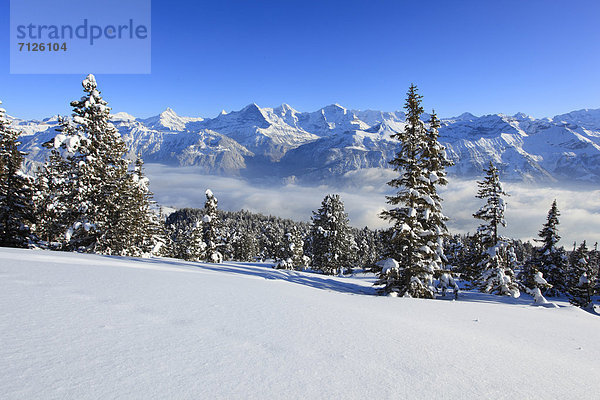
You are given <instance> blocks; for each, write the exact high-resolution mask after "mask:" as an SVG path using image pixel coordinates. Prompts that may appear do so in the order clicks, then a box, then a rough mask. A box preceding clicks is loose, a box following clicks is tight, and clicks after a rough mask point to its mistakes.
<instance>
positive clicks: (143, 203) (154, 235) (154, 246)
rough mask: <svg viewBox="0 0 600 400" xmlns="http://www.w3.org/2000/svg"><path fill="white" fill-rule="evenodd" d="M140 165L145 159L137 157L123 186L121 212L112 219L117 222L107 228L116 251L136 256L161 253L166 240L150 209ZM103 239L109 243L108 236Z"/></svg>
mask: <svg viewBox="0 0 600 400" xmlns="http://www.w3.org/2000/svg"><path fill="white" fill-rule="evenodd" d="M143 166H144V162H143V161H142V159H141V158H138V159H137V160H136V163H135V168H134V170H133V171H131V172H129V173H128V174H127V179H126V181H125V184H124V185H123V186H122V193H121V194H120V201H121V213H122V215H121V216H119V217H118V218H115V219H114V221H115V223H116V224H117V225H116V226H111V229H110V231H109V232H111V233H112V236H113V238H114V239H113V241H112V243H110V242H109V244H108V246H109V247H110V248H112V249H113V252H114V253H115V254H120V255H128V256H137V257H139V256H150V255H155V254H159V253H160V248H161V247H162V246H163V245H164V242H165V239H164V237H163V233H162V229H161V225H160V224H159V220H158V216H157V215H156V213H155V212H154V211H153V210H152V209H151V205H152V192H150V189H149V180H148V178H147V177H146V176H145V175H144V169H143ZM119 232H122V235H119V234H118V233H119ZM105 240H106V241H107V242H108V238H106V239H105Z"/></svg>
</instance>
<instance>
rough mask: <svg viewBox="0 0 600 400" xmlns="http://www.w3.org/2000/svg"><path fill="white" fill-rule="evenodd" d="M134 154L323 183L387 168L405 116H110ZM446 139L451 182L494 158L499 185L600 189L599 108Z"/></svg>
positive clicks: (501, 122) (469, 125)
mask: <svg viewBox="0 0 600 400" xmlns="http://www.w3.org/2000/svg"><path fill="white" fill-rule="evenodd" d="M56 124H57V118H56V117H52V118H48V119H45V120H43V121H24V120H19V119H16V118H14V119H13V126H15V127H16V128H18V129H21V130H22V131H23V136H22V140H21V141H22V150H23V151H25V152H27V153H28V156H27V160H28V166H29V167H30V168H32V167H33V166H35V165H36V164H37V163H40V162H42V161H43V160H44V158H45V157H46V154H47V153H46V152H47V151H46V150H45V149H44V148H43V147H42V146H41V144H42V143H44V142H46V141H48V140H50V139H51V138H52V137H53V136H54V135H55V131H54V129H55V127H56ZM113 124H114V125H115V126H116V127H117V129H118V130H119V132H121V134H122V136H123V138H124V140H125V142H126V143H127V146H128V148H129V156H130V157H131V158H134V157H135V156H136V155H141V156H142V157H143V158H144V160H145V161H146V162H152V163H160V164H165V165H171V166H178V165H181V166H196V167H198V172H199V173H203V174H217V175H225V176H242V177H245V178H248V179H254V178H260V179H265V178H267V179H273V180H275V181H297V182H300V183H308V184H318V183H335V182H337V181H340V180H341V178H343V177H344V176H345V175H347V174H349V173H353V172H355V171H357V170H360V169H364V168H389V165H388V161H389V160H391V159H392V158H393V157H394V155H395V154H396V152H397V151H398V148H399V142H398V141H397V140H395V139H392V138H391V135H392V134H394V133H395V132H399V131H402V130H403V129H404V113H402V112H382V111H374V110H367V111H358V110H349V109H346V108H344V107H342V106H340V105H337V104H334V105H330V106H326V107H324V108H322V109H320V110H317V111H315V112H299V111H297V110H294V109H293V108H292V107H290V106H289V105H287V104H283V105H281V106H280V107H276V108H261V107H259V106H257V105H256V104H250V105H248V106H247V107H245V108H243V109H242V110H239V111H233V112H230V113H226V112H222V113H221V114H220V115H218V116H217V117H216V118H212V119H202V118H189V117H181V116H179V115H177V114H176V113H175V112H174V111H173V110H171V109H167V110H165V111H164V112H162V113H161V114H160V115H157V116H155V117H151V118H145V119H140V118H135V117H133V116H131V115H129V114H126V113H117V114H114V115H113ZM440 140H441V141H442V142H443V144H444V145H445V146H446V151H447V153H448V155H449V157H450V158H451V159H452V160H453V161H454V163H455V166H453V167H451V168H450V170H449V172H450V174H451V175H455V176H459V177H465V178H476V177H480V176H481V175H482V169H483V168H484V167H485V165H486V164H487V163H488V162H489V161H490V160H491V161H493V162H494V163H495V164H497V165H498V167H499V169H500V171H501V174H502V178H503V179H504V180H513V181H530V182H541V183H543V182H561V181H565V182H571V183H572V182H582V183H585V182H593V183H599V182H600V109H598V110H579V111H573V112H571V113H568V114H563V115H558V116H555V117H553V118H543V119H534V118H532V117H529V116H527V115H525V114H522V113H519V114H516V115H513V116H507V115H502V114H492V115H485V116H481V117H476V116H474V115H472V114H469V113H464V114H462V115H460V116H458V117H455V118H446V119H443V120H442V127H441V128H440Z"/></svg>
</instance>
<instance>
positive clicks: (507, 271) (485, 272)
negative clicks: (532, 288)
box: [473, 161, 520, 297]
mask: <svg viewBox="0 0 600 400" xmlns="http://www.w3.org/2000/svg"><path fill="white" fill-rule="evenodd" d="M485 172H486V176H485V178H484V179H483V180H482V181H479V182H477V184H478V186H479V190H478V192H477V196H476V197H477V198H479V199H485V200H486V204H485V205H484V206H483V207H481V208H480V209H479V211H477V212H476V213H475V214H473V216H474V217H475V218H477V219H480V220H482V221H483V223H482V224H481V225H480V226H479V228H478V229H477V234H478V235H479V237H480V238H481V245H482V250H483V251H482V253H481V258H480V260H479V262H478V264H477V269H478V270H479V271H480V272H479V274H478V277H477V278H476V285H477V286H478V287H479V289H480V290H481V291H483V292H487V293H496V294H500V295H510V296H513V297H518V296H519V294H520V293H519V289H518V286H517V284H516V282H515V279H514V277H515V274H514V271H513V269H512V268H511V265H510V264H511V263H510V261H511V260H510V255H511V254H510V252H511V251H512V250H510V246H509V245H508V243H507V242H506V241H505V240H501V238H500V237H499V236H498V227H499V226H506V221H505V220H504V211H505V207H506V206H505V203H504V199H503V198H502V196H507V194H506V192H504V189H503V188H502V184H501V183H500V179H499V177H498V170H497V169H496V167H495V166H494V164H492V162H491V161H490V165H489V168H488V169H487V170H485Z"/></svg>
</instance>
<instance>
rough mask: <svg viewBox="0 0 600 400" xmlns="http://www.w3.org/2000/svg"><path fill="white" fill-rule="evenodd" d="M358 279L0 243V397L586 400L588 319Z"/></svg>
mask: <svg viewBox="0 0 600 400" xmlns="http://www.w3.org/2000/svg"><path fill="white" fill-rule="evenodd" d="M370 293H373V290H372V288H371V287H370V283H369V280H368V279H354V278H337V277H324V276H319V275H313V274H308V273H301V272H291V271H276V270H272V269H270V268H268V267H266V266H264V265H260V264H255V265H252V264H239V263H226V264H222V265H206V264H197V263H186V262H182V261H177V260H170V259H149V260H143V259H127V258H118V257H103V256H95V255H82V254H70V253H51V252H46V251H32V250H15V249H4V248H2V249H0V310H1V314H0V340H1V345H0V397H2V398H4V399H15V398H27V399H33V398H44V399H63V398H77V399H87V398H133V399H149V398H194V399H197V398H211V399H212V398H256V399H258V398H260V399H265V398H268V399H271V398H395V399H397V398H411V399H431V398H436V399H463V398H473V399H475V398H477V399H479V398H489V399H504V398H506V399H508V398H518V399H526V398H545V399H548V398H569V399H575V398H589V396H590V394H591V393H598V392H600V379H599V378H598V377H599V376H600V361H599V360H600V318H599V317H598V316H594V315H591V314H589V313H586V312H584V311H581V310H579V309H576V308H573V307H570V306H566V305H564V304H562V306H561V307H560V308H544V307H535V306H531V305H530V304H531V301H530V300H527V299H524V300H517V301H503V299H499V298H498V297H494V296H484V295H479V294H475V293H467V294H466V295H465V297H464V298H463V300H459V301H443V300H442V301H433V300H418V299H403V298H388V297H376V296H370V295H368V294H370Z"/></svg>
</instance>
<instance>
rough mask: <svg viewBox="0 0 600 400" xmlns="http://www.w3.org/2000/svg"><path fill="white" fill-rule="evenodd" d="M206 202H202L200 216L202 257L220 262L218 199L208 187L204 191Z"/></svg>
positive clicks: (209, 260) (221, 256)
mask: <svg viewBox="0 0 600 400" xmlns="http://www.w3.org/2000/svg"><path fill="white" fill-rule="evenodd" d="M205 194H206V203H204V217H203V218H202V226H203V240H204V243H205V244H206V250H205V256H204V259H205V260H206V261H208V262H213V263H220V262H222V261H223V255H222V253H221V252H220V251H219V249H220V248H221V246H222V241H221V235H220V227H221V221H220V220H219V213H218V211H217V204H218V200H217V198H216V197H215V195H214V194H213V192H212V191H211V190H210V189H207V190H206V192H205Z"/></svg>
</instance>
